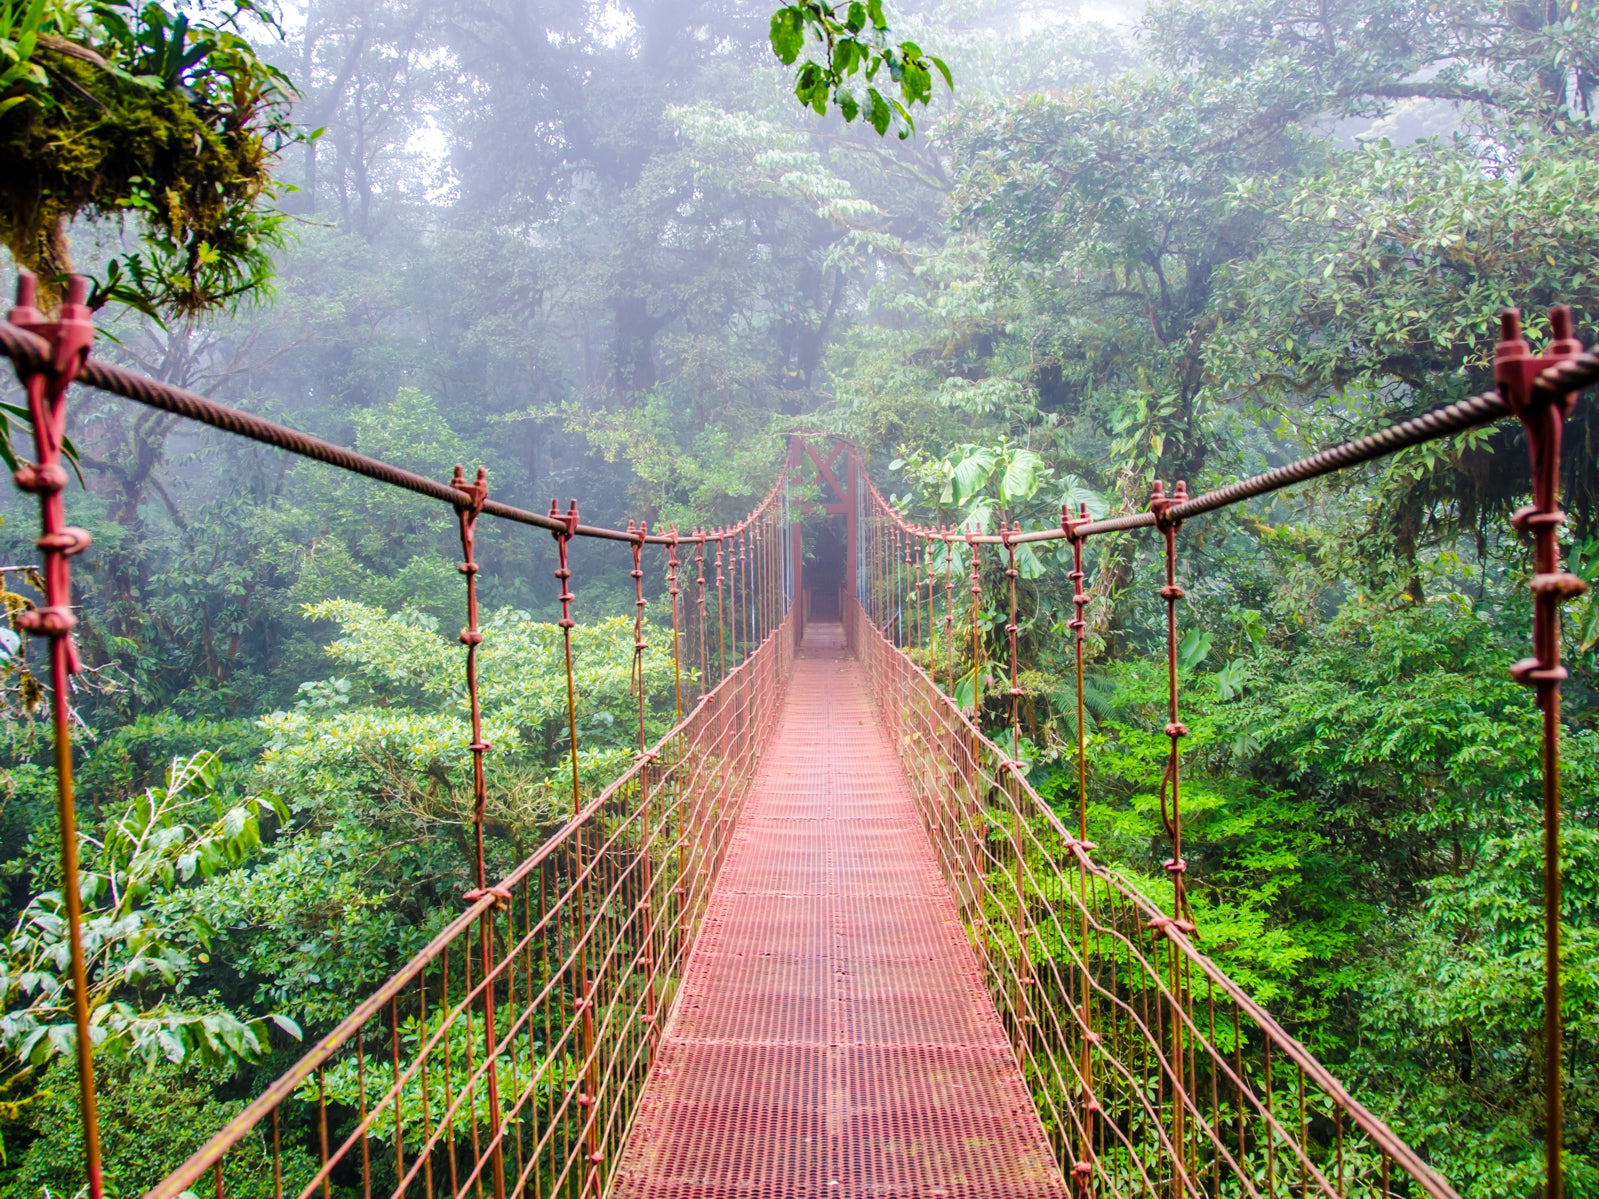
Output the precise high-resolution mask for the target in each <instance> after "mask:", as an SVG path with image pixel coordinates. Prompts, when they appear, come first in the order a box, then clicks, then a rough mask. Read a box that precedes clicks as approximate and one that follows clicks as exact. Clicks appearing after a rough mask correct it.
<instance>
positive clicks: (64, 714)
mask: <svg viewBox="0 0 1599 1199" xmlns="http://www.w3.org/2000/svg"><path fill="white" fill-rule="evenodd" d="M38 296H39V284H38V279H37V278H36V277H35V276H34V275H33V274H32V273H31V272H29V271H21V272H19V273H18V275H17V306H16V307H15V308H13V309H12V310H11V314H10V321H11V323H12V324H13V325H16V326H18V327H19V328H22V329H26V330H27V331H28V332H30V333H34V334H37V335H38V336H40V337H43V338H44V339H45V340H46V341H48V342H49V343H50V345H51V357H50V362H49V365H48V366H46V367H45V368H44V369H43V370H39V371H19V372H18V373H19V377H20V378H21V381H22V386H23V390H24V391H25V392H26V393H27V397H28V415H29V417H30V419H31V420H32V422H33V445H34V457H35V461H33V462H30V463H24V464H23V465H22V466H20V467H18V468H17V471H16V473H15V474H14V475H13V476H12V478H13V479H14V480H15V482H16V485H17V486H18V487H19V488H20V489H21V490H23V491H27V492H31V493H32V494H34V495H36V496H38V497H39V523H40V526H41V532H40V536H39V538H38V540H37V541H36V542H35V543H34V544H35V545H37V546H38V547H39V550H40V552H41V553H42V554H43V555H44V563H43V565H44V584H45V596H44V607H42V608H34V609H32V610H31V611H26V612H21V613H19V614H18V616H17V625H18V627H20V628H21V629H23V630H24V631H25V632H28V633H32V634H33V635H34V636H36V637H44V638H47V639H48V640H49V642H50V690H51V695H50V706H51V713H52V717H53V720H54V727H55V768H56V823H57V827H58V829H59V832H60V836H61V900H62V904H63V906H64V907H65V908H66V914H67V950H68V970H69V972H70V974H71V977H72V1023H73V1029H74V1052H75V1053H76V1056H77V1065H78V1110H79V1115H80V1117H81V1119H82V1121H83V1162H84V1173H85V1175H86V1182H87V1185H88V1192H89V1199H101V1197H102V1196H103V1194H104V1192H105V1181H104V1177H103V1173H102V1170H101V1165H100V1120H99V1111H98V1107H97V1104H96V1101H95V1091H94V1048H93V1038H92V1037H91V1035H90V1029H89V972H88V966H87V964H86V963H85V961H84V957H83V895H82V890H81V884H80V883H79V881H78V878H79V874H78V817H77V802H76V797H75V794H74V790H73V778H72V696H71V691H70V688H71V685H72V684H71V680H72V676H73V675H74V674H76V673H77V672H78V671H79V669H81V665H82V664H81V662H80V661H79V659H78V650H77V646H76V645H74V644H73V641H72V630H73V629H74V628H76V627H77V624H78V618H77V615H76V614H75V613H74V612H73V611H72V570H71V566H70V565H69V559H71V557H72V556H73V555H74V554H81V553H82V552H83V551H84V550H86V549H88V548H89V534H88V533H87V532H85V531H84V530H83V529H79V528H75V527H73V526H71V525H68V524H67V523H66V505H65V503H64V501H63V499H62V495H61V492H62V490H63V489H64V488H65V487H66V485H67V471H66V468H65V467H64V466H62V465H61V456H62V454H61V447H62V441H63V439H64V438H65V435H66V424H67V405H66V399H67V388H68V387H69V386H70V385H71V383H72V379H73V377H74V376H75V375H76V374H77V373H78V371H79V369H80V368H81V367H82V366H83V363H84V360H85V359H86V358H87V357H88V356H89V347H90V346H91V345H92V344H93V342H94V324H93V321H92V318H91V314H90V312H89V309H88V307H87V306H86V305H85V303H84V300H85V299H86V298H87V296H88V282H87V281H86V280H85V279H84V278H83V276H81V275H74V276H73V277H72V279H71V281H70V282H69V283H68V284H67V298H66V302H65V303H64V304H62V305H61V312H60V314H59V315H58V317H57V319H56V320H54V321H48V320H46V319H45V316H44V314H43V313H42V312H40V311H39V309H38V307H37V306H36V305H37V302H38Z"/></svg>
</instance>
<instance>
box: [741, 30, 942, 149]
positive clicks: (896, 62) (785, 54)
mask: <svg viewBox="0 0 1599 1199" xmlns="http://www.w3.org/2000/svg"><path fill="white" fill-rule="evenodd" d="M840 7H841V6H839V5H834V4H827V3H822V2H820V0H807V2H806V3H802V4H787V5H784V6H783V7H782V8H780V9H778V10H777V11H776V12H774V13H773V14H772V28H771V42H772V53H773V54H775V55H777V57H778V59H779V60H781V61H782V63H783V65H784V66H793V65H794V63H795V61H796V60H797V59H798V58H799V57H800V55H801V54H802V53H804V51H805V48H806V44H807V41H808V39H809V38H814V39H815V40H816V41H817V42H818V43H819V44H820V47H821V57H820V60H819V61H818V60H816V59H807V60H806V61H805V62H804V63H802V64H801V65H800V69H799V71H798V72H797V73H796V74H795V76H794V95H795V96H797V97H798V98H799V101H800V103H801V104H804V105H807V106H808V107H810V108H812V109H814V110H815V111H816V115H817V116H826V115H827V109H828V106H829V104H830V103H831V104H832V105H834V106H836V107H837V109H838V111H839V115H840V116H842V117H843V118H844V120H845V121H853V120H854V119H855V118H856V117H862V118H863V119H864V120H865V121H866V123H867V124H868V125H870V126H871V127H872V128H873V129H875V130H877V134H878V136H879V137H882V136H885V135H886V134H887V133H888V131H889V129H890V128H892V127H893V126H894V125H895V123H896V122H897V123H899V124H900V125H901V126H902V128H901V129H900V131H899V136H900V138H901V139H902V140H903V139H905V138H908V137H910V136H911V134H913V133H915V132H916V122H915V121H914V120H913V119H912V117H911V114H910V110H909V109H908V108H906V105H914V104H922V105H925V104H927V103H928V102H929V101H930V100H931V99H932V98H933V72H934V71H937V72H938V74H939V75H940V76H942V77H943V80H944V86H945V87H948V88H949V89H950V90H951V91H953V90H954V88H955V77H954V75H953V74H951V72H950V69H949V67H948V66H947V65H946V64H945V63H944V60H943V59H941V58H938V57H936V56H934V55H931V54H926V53H924V52H923V51H922V48H921V47H920V46H918V45H917V44H916V43H915V42H911V41H904V42H900V43H899V45H898V46H894V45H892V44H891V43H890V42H889V38H888V18H887V16H886V15H885V14H884V12H883V0H866V2H865V3H860V2H859V0H851V2H850V3H849V4H848V5H847V6H843V14H842V16H841V15H840V13H839V8H840ZM879 72H883V73H885V74H886V76H887V79H888V81H889V82H892V83H893V84H896V85H898V87H899V92H900V98H896V97H894V96H892V95H890V96H884V95H883V93H882V92H880V91H878V89H877V87H876V86H874V84H875V81H876V79H877V76H878V73H879ZM857 74H859V75H860V76H861V78H862V80H863V81H864V83H865V86H866V94H865V97H864V98H862V97H859V96H857V95H856V94H855V91H854V89H853V88H852V87H851V85H850V81H851V79H852V78H853V77H854V76H855V75H857Z"/></svg>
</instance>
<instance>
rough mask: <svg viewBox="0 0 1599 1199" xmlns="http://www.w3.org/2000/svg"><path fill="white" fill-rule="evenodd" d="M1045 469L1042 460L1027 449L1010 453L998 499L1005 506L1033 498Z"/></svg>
mask: <svg viewBox="0 0 1599 1199" xmlns="http://www.w3.org/2000/svg"><path fill="white" fill-rule="evenodd" d="M1046 470H1047V468H1046V467H1045V466H1044V460H1043V459H1042V458H1040V457H1039V456H1038V455H1037V454H1036V453H1034V452H1033V451H1032V450H1029V449H1020V450H1015V451H1012V453H1011V455H1010V461H1009V463H1008V464H1007V465H1006V467H1005V476H1004V478H1002V479H1001V480H1000V484H999V498H1000V499H1002V500H1004V501H1005V502H1006V503H1007V504H1019V503H1021V502H1023V501H1024V500H1030V499H1032V498H1033V493H1034V492H1036V491H1037V490H1038V485H1039V484H1040V483H1041V482H1042V481H1043V478H1044V475H1045V473H1046Z"/></svg>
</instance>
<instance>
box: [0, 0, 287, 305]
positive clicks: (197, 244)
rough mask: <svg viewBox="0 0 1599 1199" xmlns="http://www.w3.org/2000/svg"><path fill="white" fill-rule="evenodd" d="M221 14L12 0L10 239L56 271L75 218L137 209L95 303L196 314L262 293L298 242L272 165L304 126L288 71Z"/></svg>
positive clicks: (30, 259)
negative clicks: (134, 232)
mask: <svg viewBox="0 0 1599 1199" xmlns="http://www.w3.org/2000/svg"><path fill="white" fill-rule="evenodd" d="M258 13H259V10H257V9H256V7H255V6H254V5H253V4H251V3H249V2H248V0H243V2H241V3H240V4H238V5H237V6H235V7H234V9H233V11H232V12H231V13H224V14H223V15H222V17H221V19H220V20H215V21H213V20H208V19H205V18H203V17H196V18H192V19H191V16H190V15H189V14H186V13H173V12H169V11H168V10H167V9H166V8H163V7H162V6H161V5H160V4H159V3H156V2H154V0H151V2H150V3H146V4H144V5H143V6H142V7H141V6H138V5H136V4H134V3H132V2H131V0H129V2H111V3H98V2H96V3H79V2H75V0H6V3H5V4H4V5H3V6H0V62H4V63H5V64H6V65H5V67H4V68H3V70H0V96H3V99H0V152H3V153H4V155H5V157H6V159H7V162H8V164H9V168H8V170H7V171H6V173H5V179H4V183H3V184H0V240H3V241H4V243H5V245H6V247H7V248H8V249H9V250H10V251H11V254H12V256H13V258H14V259H15V261H16V262H17V263H18V264H19V265H21V266H25V267H27V268H29V269H31V270H35V271H37V272H39V273H40V274H41V275H42V276H43V277H44V278H45V280H46V282H47V283H53V282H54V281H56V280H58V279H59V278H60V277H61V276H62V275H64V274H65V273H66V272H68V271H70V270H71V269H72V263H71V259H70V256H69V250H68V245H67V226H68V224H69V223H70V222H71V221H73V220H74V219H75V218H78V217H79V216H89V217H94V218H98V219H102V220H123V219H126V218H129V217H132V218H133V219H134V220H135V222H136V223H137V225H138V226H139V228H140V230H141V237H142V244H141V245H140V246H139V247H138V248H137V249H134V250H132V251H130V252H128V253H125V254H123V255H121V256H119V257H117V258H114V259H112V260H111V262H109V263H108V264H107V267H106V269H105V271H104V273H103V275H102V277H101V278H100V280H99V286H98V289H97V291H96V293H95V295H94V296H93V297H91V302H92V303H93V304H94V306H96V307H98V306H100V305H101V304H104V303H106V302H110V301H115V302H119V303H123V304H130V305H132V306H134V307H136V308H138V309H139V310H140V311H143V312H145V313H147V314H149V315H151V316H157V315H161V314H172V315H177V316H192V315H194V314H195V313H198V312H201V311H203V310H206V309H210V308H215V307H219V306H223V305H228V304H233V303H236V302H238V301H240V300H243V299H245V298H248V297H250V296H252V295H254V294H257V293H259V292H260V291H261V290H262V289H263V288H264V287H265V286H266V283H267V280H268V279H269V278H270V276H271V274H272V270H273V268H272V259H271V253H272V251H273V250H274V249H275V248H277V247H279V246H281V244H282V218H281V217H280V216H279V215H278V214H277V213H275V212H274V211H273V210H272V207H271V202H272V200H273V198H274V197H275V196H276V195H277V194H278V192H279V190H280V189H279V188H278V186H277V185H276V184H274V182H273V180H272V176H271V170H272V166H273V163H274V161H275V156H276V154H277V152H278V151H279V150H280V149H281V147H282V146H283V144H284V143H285V142H286V141H287V140H290V139H292V138H293V136H294V133H293V130H292V128H291V126H290V124H289V117H288V105H289V101H290V99H291V97H292V95H293V92H292V89H291V88H290V87H289V85H288V81H287V80H286V78H285V77H284V76H283V75H282V74H281V73H280V72H279V71H277V70H276V69H275V68H273V67H271V66H269V65H267V64H266V63H265V62H264V61H262V60H261V59H260V58H258V57H257V55H256V52H255V50H254V48H253V47H252V46H251V44H250V43H249V41H247V40H246V39H245V38H244V37H242V36H241V35H240V34H239V33H237V32H234V31H233V30H232V29H230V28H228V27H227V26H228V25H230V24H235V23H237V22H238V21H239V20H240V19H241V18H243V17H247V16H255V15H258Z"/></svg>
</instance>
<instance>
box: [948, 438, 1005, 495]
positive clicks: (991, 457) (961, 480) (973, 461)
mask: <svg viewBox="0 0 1599 1199" xmlns="http://www.w3.org/2000/svg"><path fill="white" fill-rule="evenodd" d="M998 465H999V455H998V454H997V453H996V452H995V451H994V450H992V449H990V448H989V447H988V446H974V447H972V448H971V450H970V451H968V453H967V455H966V457H964V458H962V459H961V460H960V461H958V462H956V463H954V466H953V469H952V470H951V471H950V493H951V499H952V500H953V501H954V502H955V503H957V504H964V503H965V502H966V501H967V500H969V499H971V498H972V497H973V496H974V495H976V494H977V493H978V492H979V491H981V490H982V489H983V487H984V485H985V484H986V483H987V482H988V480H989V478H990V476H992V475H993V473H994V468H995V467H997V466H998Z"/></svg>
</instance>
